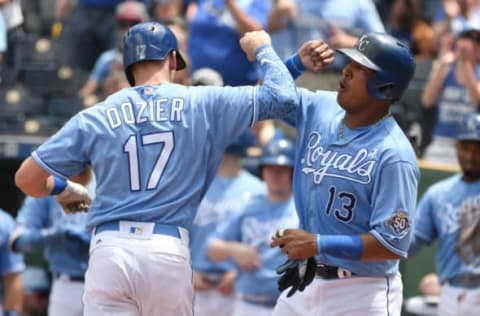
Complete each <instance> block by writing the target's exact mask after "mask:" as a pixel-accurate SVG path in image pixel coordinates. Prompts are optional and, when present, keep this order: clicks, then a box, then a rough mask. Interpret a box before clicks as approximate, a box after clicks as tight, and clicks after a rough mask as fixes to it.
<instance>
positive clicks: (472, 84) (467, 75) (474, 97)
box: [458, 61, 480, 106]
mask: <svg viewBox="0 0 480 316" xmlns="http://www.w3.org/2000/svg"><path fill="white" fill-rule="evenodd" d="M458 66H459V67H460V69H461V70H462V73H463V78H464V80H465V87H466V88H467V91H468V95H469V96H470V101H471V102H472V104H474V105H475V106H478V104H479V102H480V92H479V91H478V83H477V79H476V78H475V73H474V67H473V65H472V64H471V63H470V62H467V61H460V62H459V63H458Z"/></svg>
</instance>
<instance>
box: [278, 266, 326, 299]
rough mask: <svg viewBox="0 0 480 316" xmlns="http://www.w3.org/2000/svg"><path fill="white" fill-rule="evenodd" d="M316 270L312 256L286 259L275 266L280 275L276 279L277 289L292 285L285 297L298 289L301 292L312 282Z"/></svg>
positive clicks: (281, 289)
mask: <svg viewBox="0 0 480 316" xmlns="http://www.w3.org/2000/svg"><path fill="white" fill-rule="evenodd" d="M316 271H317V262H316V261H315V258H314V257H310V258H308V259H299V260H287V261H286V262H285V263H284V264H282V265H281V266H279V267H278V268H277V274H281V275H282V276H281V277H280V279H278V289H279V290H280V291H282V292H283V290H285V289H287V288H289V287H292V288H291V289H290V291H289V292H288V293H287V297H290V296H292V295H293V294H295V292H296V291H297V290H298V291H300V292H302V291H303V290H305V288H306V287H307V286H308V285H309V284H310V283H312V281H313V279H314V277H315V273H316Z"/></svg>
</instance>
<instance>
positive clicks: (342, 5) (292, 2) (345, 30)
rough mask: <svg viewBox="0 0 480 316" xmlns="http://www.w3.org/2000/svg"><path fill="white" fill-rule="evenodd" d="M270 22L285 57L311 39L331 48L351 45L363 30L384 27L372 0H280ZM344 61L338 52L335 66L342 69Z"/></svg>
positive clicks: (275, 38) (371, 30) (376, 29)
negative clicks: (319, 40)
mask: <svg viewBox="0 0 480 316" xmlns="http://www.w3.org/2000/svg"><path fill="white" fill-rule="evenodd" d="M268 26H269V31H270V32H272V40H273V45H274V48H275V50H276V51H278V53H279V56H280V57H281V58H284V59H285V58H287V57H289V56H291V55H292V54H294V53H295V52H296V51H297V49H298V48H300V46H301V45H302V44H303V43H304V42H306V41H309V40H312V39H321V40H323V41H325V42H326V43H327V44H328V45H329V46H330V47H332V48H351V47H353V45H354V44H355V42H356V40H357V37H358V36H360V35H361V34H364V33H369V32H384V31H385V28H384V26H383V24H382V21H381V19H380V16H379V14H378V12H377V10H376V7H375V5H374V3H373V1H372V0H357V1H350V0H319V1H300V0H277V1H275V2H274V6H273V9H272V12H271V13H270V16H269V20H268ZM337 60H338V61H337ZM344 63H345V61H344V60H343V58H341V57H340V56H339V58H336V61H335V62H334V65H333V67H334V68H335V69H337V70H338V71H340V69H341V66H343V65H344Z"/></svg>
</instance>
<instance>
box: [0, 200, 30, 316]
mask: <svg viewBox="0 0 480 316" xmlns="http://www.w3.org/2000/svg"><path fill="white" fill-rule="evenodd" d="M14 228H15V222H14V220H13V218H12V216H10V214H8V213H7V212H5V211H4V210H2V209H0V276H1V279H0V315H4V316H19V315H20V312H21V311H22V304H23V288H22V280H21V274H20V273H21V272H22V270H23V269H25V264H24V262H23V256H22V255H18V254H14V253H12V252H11V251H10V249H9V248H8V239H9V236H10V233H11V232H12V231H13V229H14Z"/></svg>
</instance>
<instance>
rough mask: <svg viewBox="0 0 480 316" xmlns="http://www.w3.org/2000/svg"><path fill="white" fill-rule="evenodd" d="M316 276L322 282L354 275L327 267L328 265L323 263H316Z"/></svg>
mask: <svg viewBox="0 0 480 316" xmlns="http://www.w3.org/2000/svg"><path fill="white" fill-rule="evenodd" d="M316 274H317V276H318V277H320V278H322V279H324V280H335V279H345V278H350V277H352V276H355V275H356V274H355V273H352V272H351V271H349V270H346V269H343V268H339V267H335V266H329V265H328V264H324V263H317V271H316Z"/></svg>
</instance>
